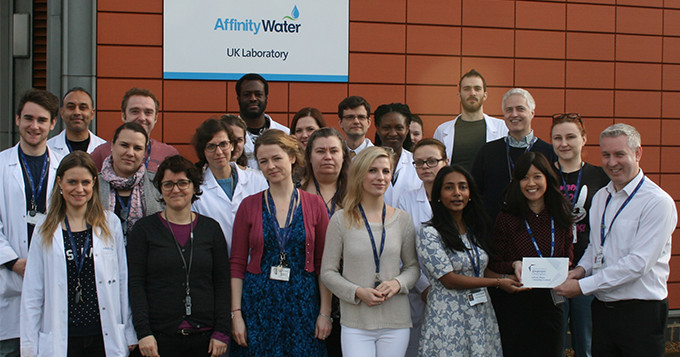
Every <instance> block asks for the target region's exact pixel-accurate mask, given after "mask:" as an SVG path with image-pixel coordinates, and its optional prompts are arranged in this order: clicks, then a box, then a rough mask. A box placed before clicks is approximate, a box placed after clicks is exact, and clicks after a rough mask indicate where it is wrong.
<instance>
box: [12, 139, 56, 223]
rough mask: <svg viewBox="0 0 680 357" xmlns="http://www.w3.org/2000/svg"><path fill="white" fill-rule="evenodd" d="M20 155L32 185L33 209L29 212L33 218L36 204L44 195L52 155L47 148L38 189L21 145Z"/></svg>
mask: <svg viewBox="0 0 680 357" xmlns="http://www.w3.org/2000/svg"><path fill="white" fill-rule="evenodd" d="M19 155H21V162H22V164H23V166H24V169H25V170H26V174H27V175H26V176H28V182H29V183H30V184H31V195H32V197H31V209H30V210H29V214H30V215H31V216H35V213H36V209H37V205H36V203H35V201H36V199H39V198H40V195H41V194H42V191H43V185H44V183H45V178H46V177H47V175H45V171H47V165H48V163H49V162H50V158H49V157H50V153H49V150H48V149H47V148H45V154H44V155H45V156H44V158H43V166H42V170H41V172H40V182H38V187H37V189H36V187H35V182H33V174H32V173H31V167H30V166H29V165H28V162H26V154H24V151H23V150H21V145H19Z"/></svg>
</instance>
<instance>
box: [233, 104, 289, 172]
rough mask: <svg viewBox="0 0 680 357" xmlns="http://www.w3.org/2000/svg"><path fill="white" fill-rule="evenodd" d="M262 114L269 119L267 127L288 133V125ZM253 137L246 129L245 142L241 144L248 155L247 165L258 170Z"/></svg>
mask: <svg viewBox="0 0 680 357" xmlns="http://www.w3.org/2000/svg"><path fill="white" fill-rule="evenodd" d="M264 116H265V117H266V118H267V119H269V122H270V124H269V129H279V130H281V131H283V132H284V133H286V134H290V129H288V127H286V126H285V125H282V124H279V123H277V122H276V121H275V120H274V119H272V117H270V116H269V115H267V114H265V115H264ZM253 138H254V136H253V135H252V134H250V132H249V131H248V130H246V142H245V143H244V144H243V152H244V153H245V155H246V156H247V157H248V167H250V168H251V169H255V170H258V171H259V170H260V166H259V165H258V164H257V158H255V140H254V139H253Z"/></svg>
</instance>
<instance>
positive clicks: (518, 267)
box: [512, 260, 522, 283]
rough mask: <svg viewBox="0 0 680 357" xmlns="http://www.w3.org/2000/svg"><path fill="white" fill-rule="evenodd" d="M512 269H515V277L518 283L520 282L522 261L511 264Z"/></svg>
mask: <svg viewBox="0 0 680 357" xmlns="http://www.w3.org/2000/svg"><path fill="white" fill-rule="evenodd" d="M512 269H515V276H516V277H517V281H519V282H520V283H521V282H522V261H521V260H515V261H514V262H512Z"/></svg>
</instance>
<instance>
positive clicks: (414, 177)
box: [384, 149, 423, 227]
mask: <svg viewBox="0 0 680 357" xmlns="http://www.w3.org/2000/svg"><path fill="white" fill-rule="evenodd" d="M395 174H398V175H399V177H398V178H397V183H396V185H394V187H393V186H392V183H391V182H390V184H389V186H387V191H385V197H384V200H385V203H387V204H388V205H390V206H392V207H397V203H399V195H400V194H402V193H404V192H406V191H410V190H415V189H417V188H418V187H420V186H421V185H422V184H423V181H422V180H421V179H420V177H418V173H417V172H416V168H415V167H414V166H413V154H411V152H410V151H408V150H406V149H402V150H401V156H400V157H399V161H398V162H397V165H395V169H394V173H393V175H395ZM416 227H418V226H416Z"/></svg>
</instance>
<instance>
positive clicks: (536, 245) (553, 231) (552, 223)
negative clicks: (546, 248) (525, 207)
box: [524, 216, 555, 258]
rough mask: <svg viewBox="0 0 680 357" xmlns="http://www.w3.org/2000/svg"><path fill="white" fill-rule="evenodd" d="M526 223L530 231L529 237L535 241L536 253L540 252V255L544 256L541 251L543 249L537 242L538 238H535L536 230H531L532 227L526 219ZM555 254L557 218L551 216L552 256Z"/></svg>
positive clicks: (528, 231)
mask: <svg viewBox="0 0 680 357" xmlns="http://www.w3.org/2000/svg"><path fill="white" fill-rule="evenodd" d="M524 224H525V225H526V226H527V233H529V238H531V243H534V248H536V253H537V254H538V256H539V257H541V258H543V254H542V253H541V249H540V248H539V247H538V243H536V238H534V232H532V231H531V227H529V222H527V220H526V219H525V220H524ZM553 255H555V219H553V217H552V216H550V257H551V258H552V256H553Z"/></svg>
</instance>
